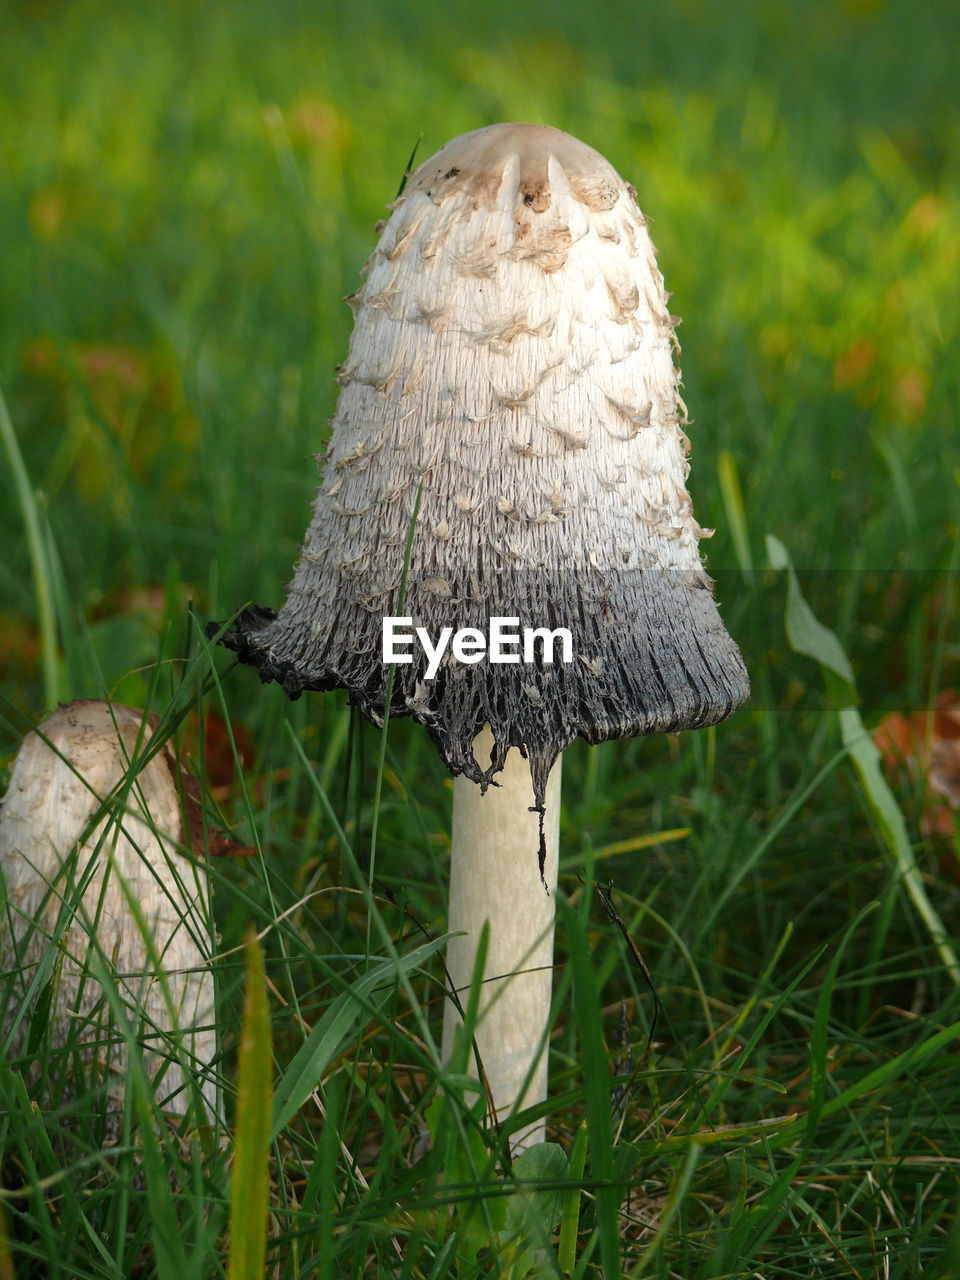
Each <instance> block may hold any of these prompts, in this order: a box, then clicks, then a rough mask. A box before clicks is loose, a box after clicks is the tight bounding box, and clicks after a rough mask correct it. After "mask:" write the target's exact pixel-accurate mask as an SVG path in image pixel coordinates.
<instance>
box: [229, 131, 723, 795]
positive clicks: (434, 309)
mask: <svg viewBox="0 0 960 1280" xmlns="http://www.w3.org/2000/svg"><path fill="white" fill-rule="evenodd" d="M349 301H350V303H351V305H352V307H353V310H354V313H355V323H354V330H353V336H352V339H351V342H350V350H349V355H348V358H347V361H346V363H345V364H344V365H343V367H342V369H341V371H340V374H339V377H338V382H339V384H340V396H339V402H338V405H337V410H336V416H335V418H334V420H333V434H332V438H331V440H330V443H329V447H328V450H327V454H326V460H325V467H324V472H323V481H322V484H321V486H320V489H319V491H318V492H317V495H316V500H315V502H314V507H313V521H312V523H311V525H310V528H309V530H308V532H307V536H306V541H305V543H304V545H303V548H302V551H301V555H300V559H299V562H298V564H297V566H296V570H295V575H294V579H293V582H292V584H291V585H290V588H289V594H288V596H287V600H286V603H285V604H284V606H283V608H282V609H281V610H280V611H279V613H277V614H274V613H273V612H271V611H269V610H263V609H253V610H250V611H248V612H246V613H245V614H244V615H242V616H241V617H240V618H239V620H238V623H237V626H236V629H235V630H234V631H233V632H231V633H229V634H228V635H227V636H225V637H224V640H225V643H226V644H228V645H229V646H230V647H231V648H233V649H235V650H236V652H237V653H238V654H239V656H240V657H241V658H242V659H243V660H244V661H246V662H250V663H253V664H254V665H255V666H257V667H258V668H259V670H260V674H261V677H262V678H263V679H264V680H277V681H279V682H280V683H281V684H282V685H283V687H284V689H285V690H286V692H287V693H288V694H289V695H290V696H291V697H297V696H299V695H300V694H301V693H302V692H303V690H305V689H318V690H319V689H330V688H345V689H347V690H348V691H349V694H350V696H351V698H352V700H353V701H354V702H355V703H356V704H357V705H358V706H359V707H360V708H361V710H362V711H363V712H364V713H365V714H366V715H367V716H368V717H369V718H370V719H371V720H373V721H374V722H375V723H377V724H382V722H383V716H384V711H385V706H386V699H387V696H388V693H387V691H388V687H389V679H390V673H391V670H392V671H393V684H392V693H391V707H390V714H391V715H392V716H396V715H411V716H413V717H414V718H415V719H416V720H418V721H420V722H421V723H422V724H424V725H425V726H426V728H427V729H428V731H429V733H430V735H431V737H432V738H433V741H434V742H435V744H436V746H437V748H438V749H439V751H440V754H441V756H442V757H443V759H444V761H445V762H446V764H447V765H448V767H449V768H450V770H451V771H452V772H453V773H454V774H464V775H466V776H467V777H468V778H470V779H472V780H473V781H475V782H478V783H480V784H481V786H482V787H486V786H487V785H488V784H489V783H490V782H491V781H492V779H493V777H494V775H495V774H496V773H497V772H498V771H500V770H501V769H502V767H503V765H504V760H505V757H506V754H507V751H508V749H509V748H510V747H511V746H514V747H518V748H520V749H521V750H522V751H523V752H525V753H526V756H527V757H528V759H529V765H530V771H531V775H532V782H533V793H534V798H535V802H536V806H537V807H538V808H539V810H540V812H541V814H542V810H543V800H544V794H545V787H546V782H547V777H548V775H549V772H550V768H551V766H552V765H553V763H554V761H555V760H556V759H557V757H558V756H559V754H560V753H561V752H562V751H563V750H564V748H566V747H567V746H568V745H569V744H570V743H571V742H572V741H573V739H574V738H576V737H578V736H579V737H583V738H585V739H587V741H589V742H591V743H597V742H602V741H604V740H606V739H608V738H619V737H629V736H634V735H638V734H649V733H661V732H673V731H675V730H680V729H686V728H695V727H699V726H703V725H708V724H713V723H715V722H717V721H719V720H722V719H723V718H724V717H725V716H727V715H729V714H730V713H731V712H732V711H734V710H735V709H736V708H737V707H738V706H739V705H740V704H741V703H742V702H743V701H744V700H745V698H746V697H747V694H748V692H749V685H748V679H747V674H746V671H745V669H744V666H743V663H742V661H741V658H740V654H739V652H738V650H737V647H736V645H735V644H734V642H733V641H732V640H731V638H730V637H729V635H728V634H727V632H726V630H725V629H724V626H723V624H722V622H721V620H720V617H719V614H718V612H717V607H716V604H715V602H714V599H713V594H712V590H711V585H712V584H711V582H710V579H709V578H708V577H707V575H706V574H705V572H704V569H703V566H702V564H701V560H700V555H699V551H698V545H697V544H698V540H699V539H700V538H701V537H703V536H705V534H704V530H702V529H701V528H700V527H699V525H698V524H697V522H696V520H695V519H694V515H693V510H692V507H691V502H690V498H689V496H688V494H687V491H686V488H685V480H686V476H687V472H688V469H689V468H688V463H687V460H686V459H687V453H688V451H689V445H688V441H687V438H686V436H685V435H684V433H683V430H682V424H683V423H684V421H685V409H684V405H683V402H682V400H681V398H680V396H679V393H678V381H679V376H680V375H679V371H678V369H677V368H676V366H675V365H674V361H673V353H674V350H675V349H677V343H676V340H675V337H674V326H675V324H676V319H675V318H674V317H672V316H671V315H670V313H669V311H668V309H667V296H666V294H665V292H664V285H663V278H662V276H661V274H660V272H659V270H658V268H657V265H656V255H655V250H654V247H653V244H652V243H651V240H650V237H649V235H648V233H647V227H646V222H645V220H644V217H643V214H642V213H641V212H640V209H639V207H638V205H637V197H636V193H635V191H634V189H633V188H632V187H631V186H629V185H628V184H627V183H626V182H624V181H623V179H622V178H620V177H619V175H618V174H617V173H616V172H615V170H614V169H613V168H612V167H611V166H610V164H609V163H608V162H607V161H606V160H605V159H604V158H603V157H602V156H601V155H599V154H598V153H597V152H596V151H594V150H593V149H592V148H591V147H589V146H587V145H585V144H584V143H582V142H579V141H578V140H577V139H575V138H572V137H570V136H569V135H567V134H565V133H561V132H560V131H558V130H556V129H551V128H547V127H544V126H540V125H528V124H501V125H494V126H492V127H490V128H486V129H480V130H478V131H476V132H473V133H467V134H464V135H463V136H462V137H458V138H455V139H453V140H452V141H451V142H449V143H447V145H446V146H444V147H442V148H441V150H440V151H438V152H437V154H436V155H434V156H433V157H432V158H431V159H429V160H427V161H425V163H423V164H422V165H421V166H420V167H419V168H418V169H417V170H416V172H415V173H414V174H413V175H412V177H411V178H410V181H409V182H408V184H407V186H406V188H405V189H404V191H403V194H402V195H401V196H400V198H399V199H398V200H397V202H396V204H395V205H394V206H393V212H392V214H391V216H390V219H389V221H388V222H387V224H386V226H385V227H384V229H383V233H382V235H381V237H380V240H379V243H378V244H377V246H376V248H375V249H374V251H373V254H372V256H371V258H370V260H369V262H368V263H367V267H366V278H365V281H364V283H363V285H362V287H361V288H360V290H359V291H358V292H357V293H356V294H355V295H354V296H353V297H352V298H350V299H349ZM418 501H419V507H418V506H417V504H418ZM415 511H417V516H416V521H415V527H414V528H413V532H412V535H411V526H412V525H413V523H414V513H415ZM408 542H409V544H410V551H409V567H408V571H407V574H406V578H405V581H404V572H403V571H404V561H405V556H406V553H407V547H408ZM401 586H403V590H402V591H401ZM389 615H404V616H407V617H411V618H412V619H413V625H414V626H422V627H424V628H426V630H427V632H428V633H429V635H430V636H431V637H434V638H435V637H437V636H438V635H439V634H440V632H441V629H442V628H444V627H451V628H453V630H454V631H457V630H459V629H461V628H466V627H472V628H477V629H478V630H480V631H483V632H485V631H486V629H487V626H488V623H489V619H490V618H491V617H497V616H499V617H509V618H519V623H520V628H524V627H531V628H533V627H548V628H550V629H551V630H552V629H555V628H558V627H566V628H568V629H569V630H570V632H571V634H572V640H573V661H572V662H571V663H569V664H567V663H563V662H560V661H554V662H553V663H546V662H543V661H540V662H537V663H535V664H533V665H527V664H525V663H523V662H520V663H515V664H496V663H491V662H490V661H489V660H488V659H487V658H486V657H484V659H483V660H482V661H480V662H477V663H475V664H470V665H468V664H465V663H462V662H458V661H457V660H456V659H455V658H454V657H453V656H452V654H451V653H450V651H449V650H448V651H447V653H446V655H445V657H444V660H443V662H442V664H441V666H440V668H439V670H438V672H437V673H436V676H435V678H433V679H428V678H427V670H426V668H427V658H426V656H425V654H424V653H423V652H422V650H420V649H419V646H417V645H413V648H412V654H411V656H412V657H413V661H412V662H411V663H410V664H408V665H397V666H394V667H392V668H391V667H390V666H388V665H386V664H385V663H384V661H383V649H382V627H383V619H384V617H385V616H389ZM485 725H489V727H490V730H491V732H492V737H493V747H492V751H491V756H490V763H489V765H487V766H486V767H483V766H482V765H481V764H479V763H478V762H477V761H476V759H475V758H474V751H473V743H474V739H475V738H476V737H477V735H478V734H479V733H480V731H481V729H483V727H484V726H485Z"/></svg>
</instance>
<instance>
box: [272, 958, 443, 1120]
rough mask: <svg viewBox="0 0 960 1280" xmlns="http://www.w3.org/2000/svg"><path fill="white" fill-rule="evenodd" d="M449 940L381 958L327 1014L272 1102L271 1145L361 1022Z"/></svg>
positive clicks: (300, 1051) (281, 1081)
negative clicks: (395, 957) (403, 978)
mask: <svg viewBox="0 0 960 1280" xmlns="http://www.w3.org/2000/svg"><path fill="white" fill-rule="evenodd" d="M446 940H447V939H446V935H444V936H443V937H442V938H436V939H434V940H433V941H431V942H427V943H424V945H423V946H421V947H417V948H416V950H415V951H411V952H409V953H408V954H407V955H405V956H402V957H400V958H399V960H398V962H397V963H396V964H394V962H393V960H392V959H386V960H384V959H381V958H377V959H375V960H374V961H373V963H372V966H371V968H370V969H368V970H367V972H366V973H364V974H362V975H361V977H359V978H358V979H357V981H356V982H354V983H352V984H351V985H350V986H348V987H347V989H346V990H345V991H343V992H341V994H340V995H339V996H337V998H336V1000H334V1002H333V1003H332V1004H331V1005H330V1007H329V1009H327V1011H326V1013H325V1014H324V1015H323V1017H322V1018H321V1019H320V1021H319V1022H318V1023H317V1025H316V1026H315V1027H314V1028H313V1030H312V1031H311V1032H310V1034H309V1036H308V1037H307V1039H306V1040H305V1041H304V1043H303V1044H302V1045H301V1047H300V1049H299V1050H298V1051H297V1053H296V1055H295V1056H294V1059H293V1061H292V1062H291V1063H290V1065H289V1066H288V1067H287V1069H286V1071H285V1072H284V1074H283V1077H282V1079H281V1080H280V1083H279V1084H278V1085H277V1091H276V1094H275V1096H274V1099H273V1127H272V1129H271V1132H270V1137H271V1140H273V1139H275V1138H276V1137H277V1136H278V1134H279V1133H280V1130H281V1129H282V1128H283V1127H284V1125H286V1124H287V1123H288V1122H289V1121H290V1120H291V1119H292V1118H293V1116H295V1115H296V1113H297V1112H298V1111H299V1110H300V1108H301V1107H302V1106H303V1104H304V1102H306V1100H307V1098H309V1097H310V1094H311V1093H312V1092H313V1090H314V1089H315V1088H316V1087H317V1085H318V1084H319V1083H320V1080H321V1079H322V1078H323V1073H324V1072H325V1071H326V1069H327V1067H328V1066H329V1065H330V1063H331V1062H332V1061H333V1059H334V1057H336V1055H337V1053H338V1052H340V1050H341V1049H342V1047H343V1044H344V1041H345V1040H346V1038H347V1037H348V1036H349V1035H350V1034H351V1033H352V1032H353V1030H354V1028H355V1027H356V1026H357V1024H358V1023H359V1021H360V1019H361V1018H362V1017H363V1016H364V1015H366V1016H372V1015H373V1014H375V1013H376V1012H377V1009H378V1006H379V1003H380V1001H381V1000H385V999H387V997H388V996H389V995H390V993H391V992H392V991H393V986H394V982H395V980H396V978H397V976H398V975H404V976H408V975H409V974H410V973H412V972H413V971H414V970H415V969H418V968H419V967H420V966H421V965H422V964H424V962H425V961H426V960H427V959H429V957H430V956H432V955H433V954H434V952H436V951H439V950H440V948H441V947H443V946H444V945H445V944H446Z"/></svg>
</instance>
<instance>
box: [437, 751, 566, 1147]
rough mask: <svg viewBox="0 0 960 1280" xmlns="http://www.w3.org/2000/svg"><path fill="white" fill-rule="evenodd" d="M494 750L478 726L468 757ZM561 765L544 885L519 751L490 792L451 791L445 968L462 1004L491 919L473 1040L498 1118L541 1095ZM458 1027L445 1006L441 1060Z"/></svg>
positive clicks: (465, 785) (524, 1135)
mask: <svg viewBox="0 0 960 1280" xmlns="http://www.w3.org/2000/svg"><path fill="white" fill-rule="evenodd" d="M492 745H493V738H492V736H491V734H490V731H489V729H484V731H483V732H482V733H481V734H480V736H479V737H478V738H477V739H476V740H475V742H474V754H475V756H476V758H477V759H478V760H482V759H485V758H489V753H490V748H491V747H492ZM560 765H561V761H560V760H559V759H558V760H557V763H556V764H555V765H554V767H553V769H552V771H551V773H550V778H549V781H548V783H547V791H546V804H545V815H544V827H543V831H544V838H545V842H546V861H545V863H544V868H543V877H544V878H543V881H541V879H540V872H539V869H538V865H537V850H538V849H539V847H540V825H539V816H538V814H537V813H536V812H531V805H533V804H534V797H533V787H532V784H531V781H530V766H529V764H528V763H527V761H526V760H524V759H523V757H522V756H521V755H520V752H519V751H511V752H510V754H509V755H508V756H507V760H506V764H505V765H504V768H503V772H502V773H500V774H498V775H497V780H498V782H499V783H500V785H499V786H492V787H490V788H489V789H488V791H487V792H486V794H481V791H480V788H479V787H478V786H477V785H476V783H474V782H470V781H468V780H467V779H465V778H463V777H459V778H457V779H456V781H455V782H454V787H453V842H452V851H451V865H450V910H449V918H448V928H449V930H450V932H451V933H459V932H461V931H462V933H463V935H464V936H461V937H456V938H451V939H450V943H449V945H448V948H447V968H448V969H449V972H450V979H451V981H452V983H453V985H454V987H455V988H456V990H457V991H458V993H459V994H460V997H461V1000H462V1001H463V1002H464V1003H466V999H467V994H468V992H469V989H470V980H471V978H472V976H473V969H474V964H475V961H476V954H477V941H478V939H479V935H480V930H481V929H482V927H483V924H484V921H489V923H490V938H489V946H488V950H487V959H486V966H485V969H484V985H483V991H482V993H481V998H480V1009H479V1018H478V1023H477V1027H476V1033H475V1034H476V1041H477V1047H478V1049H479V1052H480V1059H481V1062H482V1063H483V1069H484V1072H485V1074H486V1077H487V1083H488V1084H489V1086H490V1093H491V1096H492V1098H493V1103H494V1106H495V1107H496V1110H497V1113H498V1114H499V1115H501V1116H502V1115H504V1114H506V1113H507V1112H509V1111H511V1110H513V1109H514V1108H518V1109H519V1108H522V1107H529V1106H532V1105H534V1104H535V1103H537V1102H542V1101H544V1100H545V1098H546V1096H547V1046H546V1043H545V1037H546V1032H547V1024H548V1019H549V1014H550V997H551V991H552V985H553V984H552V978H553V926H554V916H555V894H556V888H557V862H558V852H559V843H560V841H559V832H560ZM544 886H546V889H545V888H544ZM459 1026H460V1015H459V1013H458V1012H457V1009H456V1006H455V1005H454V1003H453V1001H452V1000H450V1001H448V1002H447V1005H446V1010H445V1013H444V1021H443V1049H442V1052H443V1060H444V1061H445V1062H446V1061H449V1059H450V1057H451V1055H452V1053H453V1042H454V1036H455V1035H456V1032H457V1029H458V1027H459ZM472 1066H473V1059H472V1058H471V1069H472ZM528 1077H529V1078H528ZM525 1080H526V1081H527V1085H526V1088H524V1081H525ZM545 1134H546V1125H545V1122H544V1121H542V1120H541V1121H537V1122H536V1123H534V1124H531V1125H528V1126H527V1127H526V1128H524V1129H522V1130H519V1131H518V1132H517V1133H516V1134H514V1135H513V1137H512V1138H511V1144H510V1145H511V1149H512V1150H513V1151H514V1153H516V1152H518V1151H521V1150H523V1149H525V1148H526V1147H529V1146H532V1145H534V1144H535V1143H537V1142H542V1141H543V1140H544V1138H545Z"/></svg>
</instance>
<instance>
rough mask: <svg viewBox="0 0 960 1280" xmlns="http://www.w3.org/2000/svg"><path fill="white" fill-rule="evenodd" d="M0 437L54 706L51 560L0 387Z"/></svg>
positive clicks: (46, 690) (46, 689) (47, 692)
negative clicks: (26, 555) (19, 516)
mask: <svg viewBox="0 0 960 1280" xmlns="http://www.w3.org/2000/svg"><path fill="white" fill-rule="evenodd" d="M0 440H2V441H3V446H4V450H5V452H6V455H7V458H8V460H9V463H10V470H11V471H12V472H13V484H14V488H15V489H16V492H17V499H18V501H19V503H20V511H21V514H22V516H23V524H24V529H25V530H26V535H27V550H28V552H29V555H30V570H31V572H32V574H33V590H34V593H35V595H36V598H37V624H38V626H39V629H40V664H41V669H42V671H43V697H44V702H45V703H46V705H47V706H48V707H55V706H56V705H57V703H58V701H59V700H60V675H59V669H58V664H57V624H56V617H55V614H54V607H53V584H52V582H51V574H50V563H49V560H48V559H47V555H46V546H45V539H44V535H43V528H42V525H41V520H40V510H39V507H38V504H37V495H36V494H35V493H34V491H33V489H31V487H30V480H29V478H28V476H27V468H26V465H25V464H24V461H23V454H22V453H21V452H20V445H19V444H18V442H17V436H16V432H15V431H14V429H13V423H12V422H11V421H10V414H9V413H8V412H7V403H6V401H5V400H4V398H3V389H2V388H0Z"/></svg>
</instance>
